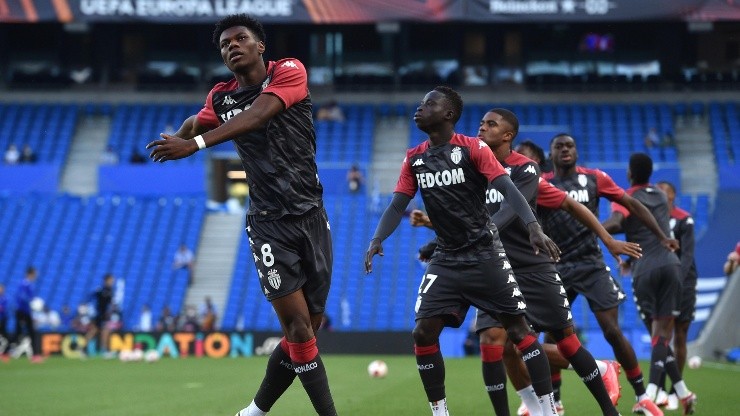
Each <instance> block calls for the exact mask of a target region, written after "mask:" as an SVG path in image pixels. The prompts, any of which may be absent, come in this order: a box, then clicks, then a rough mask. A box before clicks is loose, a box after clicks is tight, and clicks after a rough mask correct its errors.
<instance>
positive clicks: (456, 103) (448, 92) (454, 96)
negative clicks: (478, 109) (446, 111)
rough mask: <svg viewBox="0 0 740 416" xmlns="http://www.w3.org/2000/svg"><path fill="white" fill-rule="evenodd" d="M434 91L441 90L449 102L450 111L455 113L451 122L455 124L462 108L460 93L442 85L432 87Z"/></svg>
mask: <svg viewBox="0 0 740 416" xmlns="http://www.w3.org/2000/svg"><path fill="white" fill-rule="evenodd" d="M434 91H437V92H441V93H442V94H443V95H444V96H445V98H446V99H447V101H448V102H449V103H450V106H451V107H452V111H453V112H454V113H455V116H454V117H453V118H452V123H453V124H457V121H458V120H460V116H461V115H462V110H463V100H462V97H460V94H459V93H458V92H457V91H455V90H453V89H452V88H450V87H446V86H444V85H440V86H437V87H434Z"/></svg>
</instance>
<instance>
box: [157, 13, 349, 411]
mask: <svg viewBox="0 0 740 416" xmlns="http://www.w3.org/2000/svg"><path fill="white" fill-rule="evenodd" d="M213 41H214V43H215V44H216V47H217V48H218V49H219V50H220V51H221V58H222V59H223V61H224V64H225V65H226V67H227V68H228V69H229V70H230V71H231V72H232V73H233V74H234V79H232V80H230V81H228V82H223V83H219V84H217V85H216V86H215V87H213V89H212V90H211V92H210V93H209V94H208V97H207V98H206V102H205V106H204V107H203V109H202V110H201V111H200V112H199V113H198V114H197V115H193V116H191V117H189V118H188V119H187V120H185V122H184V123H183V124H182V126H181V127H180V129H179V130H178V131H177V132H176V133H175V134H174V135H169V134H161V137H162V138H161V139H159V140H155V141H153V142H151V143H149V144H148V145H147V148H149V149H152V152H151V154H150V157H151V158H152V159H153V160H155V161H159V162H164V161H167V160H173V159H180V158H184V157H187V156H190V155H192V154H193V153H195V152H197V151H199V150H201V149H205V148H206V147H209V146H213V145H216V144H218V143H222V142H225V141H227V140H233V141H234V144H235V146H236V149H237V152H238V153H239V156H240V157H241V159H242V165H243V166H244V170H245V171H246V173H247V181H248V182H249V188H250V190H251V191H250V206H249V211H248V213H247V233H248V235H249V243H250V247H251V250H252V255H253V257H254V261H255V264H256V266H257V272H258V275H259V278H260V283H261V285H262V290H263V292H264V294H265V297H266V298H267V300H268V301H270V302H271V303H272V307H273V309H274V310H275V312H276V313H277V316H278V318H279V319H280V323H281V326H282V328H283V335H284V337H283V338H282V340H281V342H280V343H279V345H278V346H277V347H276V348H275V350H274V351H273V352H272V355H271V356H270V359H269V360H268V363H267V370H266V372H265V377H264V379H263V380H262V384H261V385H260V388H259V390H258V391H257V394H256V396H255V397H254V400H253V401H252V402H251V403H250V405H249V406H248V407H246V408H244V409H242V410H241V411H240V412H239V413H238V415H239V416H254V415H265V414H266V413H267V412H268V411H269V410H270V409H271V408H272V406H273V404H275V402H276V401H277V400H278V398H279V397H280V396H281V395H282V394H283V393H284V392H285V390H286V389H287V388H288V387H289V386H290V384H291V383H292V382H293V380H294V379H295V377H296V375H297V376H298V378H299V379H300V381H301V383H302V384H303V388H304V389H305V390H306V393H308V397H309V398H310V400H311V403H312V404H313V407H314V410H315V411H316V412H317V413H318V414H320V415H335V414H336V413H337V412H336V409H335V407H334V400H333V398H332V395H331V392H330V389H329V382H328V379H327V376H326V368H325V367H324V364H323V362H322V360H321V357H320V355H319V350H318V348H317V346H316V337H315V332H316V330H318V328H319V325H320V324H321V320H322V316H323V313H324V309H325V306H326V300H327V297H328V295H329V286H330V282H331V271H332V243H331V232H330V230H329V221H328V218H327V215H326V211H325V209H324V203H323V187H322V185H321V183H320V182H319V177H318V170H317V167H316V132H315V129H314V125H313V117H312V105H311V96H310V94H309V91H308V83H307V76H306V69H305V67H304V66H303V63H301V62H300V61H299V60H297V59H294V58H286V59H281V60H278V61H269V62H267V63H265V61H264V60H263V58H262V54H263V53H264V51H265V31H264V28H263V27H262V24H261V23H260V22H259V21H257V20H255V19H253V18H251V17H249V16H247V15H243V14H239V15H231V16H227V17H225V18H223V19H222V20H220V21H219V22H218V23H217V24H216V29H215V30H214V33H213ZM189 139H192V140H189Z"/></svg>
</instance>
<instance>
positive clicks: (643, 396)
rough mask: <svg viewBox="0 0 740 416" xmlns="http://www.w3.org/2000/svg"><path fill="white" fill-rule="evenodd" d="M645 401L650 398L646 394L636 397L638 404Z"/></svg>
mask: <svg viewBox="0 0 740 416" xmlns="http://www.w3.org/2000/svg"><path fill="white" fill-rule="evenodd" d="M645 399H648V400H650V397H648V395H647V393H643V394H641V395H639V396H637V402H638V403H639V402H641V401H643V400H645Z"/></svg>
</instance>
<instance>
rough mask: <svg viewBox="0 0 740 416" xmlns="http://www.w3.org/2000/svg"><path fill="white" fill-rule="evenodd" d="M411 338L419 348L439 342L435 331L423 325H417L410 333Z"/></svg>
mask: <svg viewBox="0 0 740 416" xmlns="http://www.w3.org/2000/svg"><path fill="white" fill-rule="evenodd" d="M411 336H412V337H413V338H414V344H416V345H420V346H429V345H434V344H437V343H438V342H439V339H438V334H437V333H436V331H433V330H432V329H431V328H429V327H427V326H425V325H419V324H417V325H416V326H415V327H414V330H413V331H411Z"/></svg>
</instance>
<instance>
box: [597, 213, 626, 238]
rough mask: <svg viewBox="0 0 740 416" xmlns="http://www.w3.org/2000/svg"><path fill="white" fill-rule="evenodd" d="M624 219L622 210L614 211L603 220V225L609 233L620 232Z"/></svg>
mask: <svg viewBox="0 0 740 416" xmlns="http://www.w3.org/2000/svg"><path fill="white" fill-rule="evenodd" d="M623 219H624V215H623V214H622V213H621V212H619V211H612V215H610V216H609V218H607V219H606V221H604V222H602V223H601V226H602V227H604V229H605V230H606V231H607V232H608V233H609V234H619V233H621V232H622V220H623Z"/></svg>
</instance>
